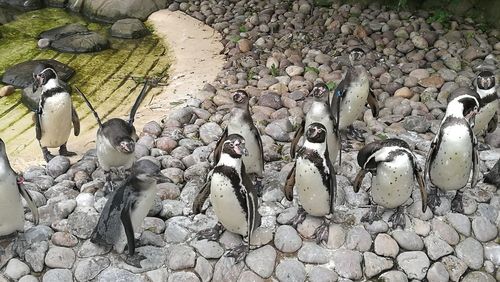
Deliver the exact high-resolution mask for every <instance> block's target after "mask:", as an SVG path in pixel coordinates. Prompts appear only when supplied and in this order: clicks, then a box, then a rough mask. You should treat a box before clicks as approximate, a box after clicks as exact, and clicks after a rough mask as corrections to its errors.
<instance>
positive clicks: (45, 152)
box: [42, 147, 54, 162]
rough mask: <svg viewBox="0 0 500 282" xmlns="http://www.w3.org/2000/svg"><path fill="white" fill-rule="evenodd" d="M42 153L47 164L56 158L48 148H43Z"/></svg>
mask: <svg viewBox="0 0 500 282" xmlns="http://www.w3.org/2000/svg"><path fill="white" fill-rule="evenodd" d="M42 153H43V158H44V159H45V161H46V162H50V160H52V159H53V158H54V155H52V154H51V153H50V151H49V149H47V147H42Z"/></svg>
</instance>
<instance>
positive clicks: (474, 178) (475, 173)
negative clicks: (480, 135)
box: [470, 136, 479, 188]
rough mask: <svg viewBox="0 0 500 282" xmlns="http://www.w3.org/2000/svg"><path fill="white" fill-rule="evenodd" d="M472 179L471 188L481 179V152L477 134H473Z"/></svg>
mask: <svg viewBox="0 0 500 282" xmlns="http://www.w3.org/2000/svg"><path fill="white" fill-rule="evenodd" d="M472 139H473V141H472V179H471V183H470V184H471V185H470V186H471V188H474V187H476V185H477V182H478V181H479V178H478V175H479V153H478V151H477V139H476V136H472Z"/></svg>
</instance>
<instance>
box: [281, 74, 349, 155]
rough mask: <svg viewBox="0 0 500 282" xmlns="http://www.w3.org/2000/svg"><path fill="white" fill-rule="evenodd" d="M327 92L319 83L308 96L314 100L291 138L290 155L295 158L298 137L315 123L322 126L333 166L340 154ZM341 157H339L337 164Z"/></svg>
mask: <svg viewBox="0 0 500 282" xmlns="http://www.w3.org/2000/svg"><path fill="white" fill-rule="evenodd" d="M328 93H329V90H328V87H327V86H326V84H324V83H322V82H320V83H317V84H316V85H315V86H314V87H313V89H312V90H311V92H310V93H309V95H310V96H312V97H313V98H314V101H313V103H312V105H311V108H310V109H309V111H308V112H307V114H306V117H305V120H304V122H302V124H301V126H300V127H299V128H298V129H297V131H296V132H295V135H294V137H293V140H292V143H291V147H290V155H291V157H292V158H295V152H296V151H297V145H298V142H299V140H300V137H302V135H303V134H304V129H306V128H308V127H309V126H310V125H311V124H313V123H315V122H317V123H320V124H322V125H323V126H324V128H325V129H326V143H327V145H328V154H329V160H330V162H331V163H332V164H333V163H335V161H336V160H337V155H339V156H340V154H341V147H340V142H339V138H338V128H337V122H336V119H335V117H334V116H333V115H332V113H331V112H330V109H329V107H328V95H329V94H328ZM340 161H341V157H339V163H340Z"/></svg>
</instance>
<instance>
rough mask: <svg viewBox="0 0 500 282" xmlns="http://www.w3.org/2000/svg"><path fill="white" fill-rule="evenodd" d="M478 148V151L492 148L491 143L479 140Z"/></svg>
mask: <svg viewBox="0 0 500 282" xmlns="http://www.w3.org/2000/svg"><path fill="white" fill-rule="evenodd" d="M477 150H478V151H480V152H481V151H487V150H491V147H490V145H488V144H486V143H483V142H478V143H477Z"/></svg>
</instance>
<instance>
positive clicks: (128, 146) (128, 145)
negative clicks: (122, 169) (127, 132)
mask: <svg viewBox="0 0 500 282" xmlns="http://www.w3.org/2000/svg"><path fill="white" fill-rule="evenodd" d="M134 149H135V143H134V142H129V141H122V142H120V151H121V152H123V153H126V154H131V153H133V152H134Z"/></svg>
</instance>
